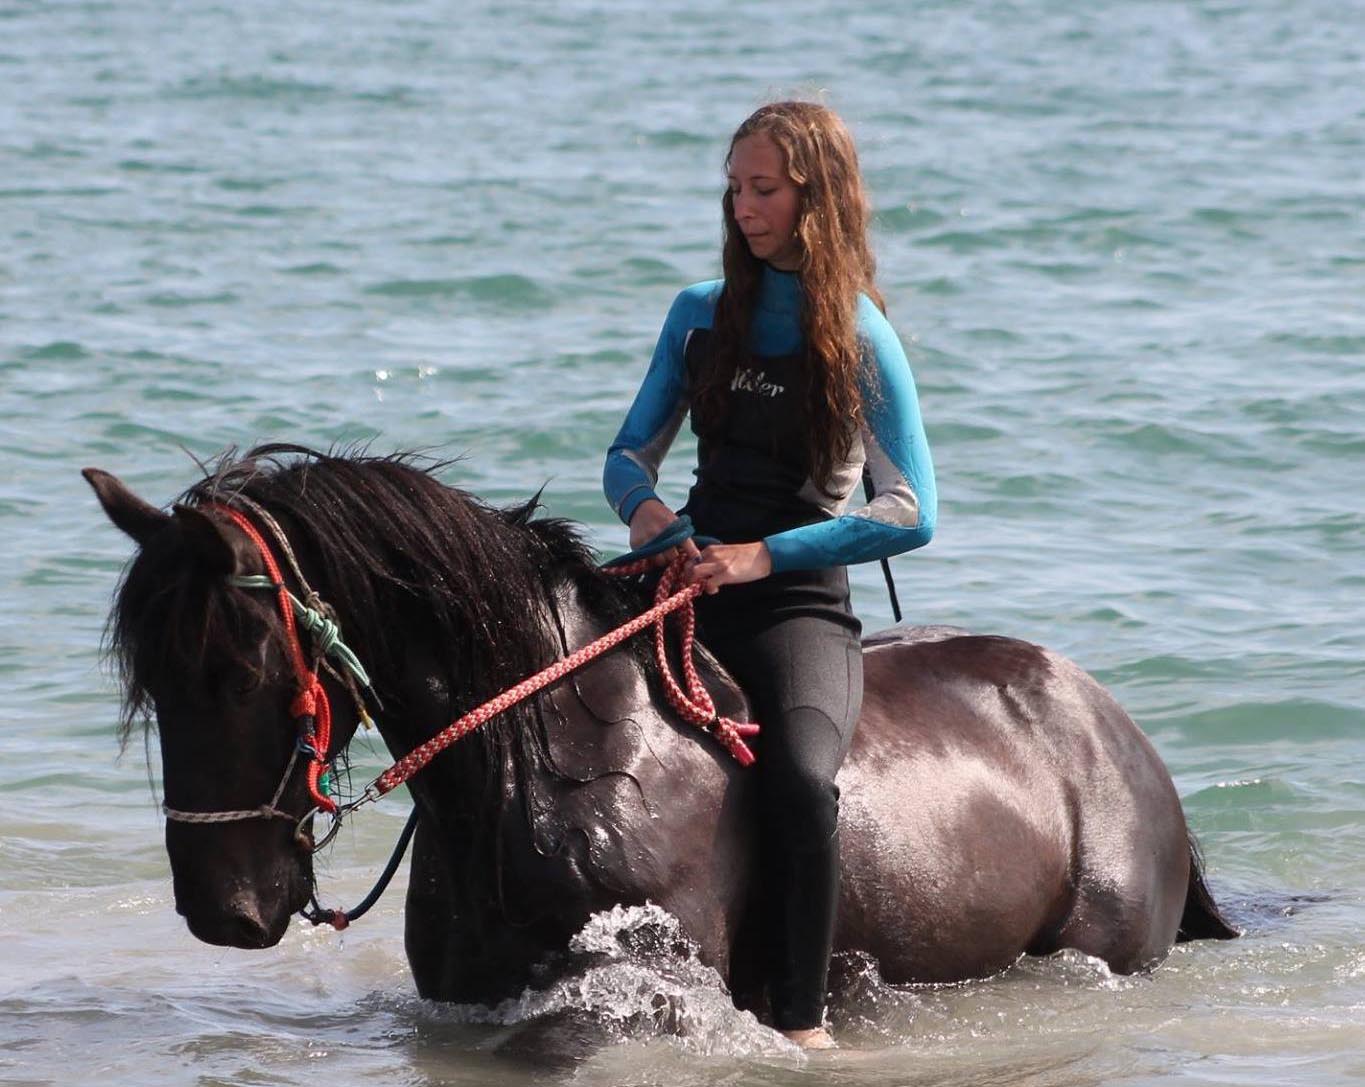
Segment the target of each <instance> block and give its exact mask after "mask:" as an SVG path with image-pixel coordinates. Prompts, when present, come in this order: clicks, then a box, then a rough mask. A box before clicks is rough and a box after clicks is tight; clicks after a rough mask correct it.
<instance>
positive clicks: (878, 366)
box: [603, 267, 937, 1030]
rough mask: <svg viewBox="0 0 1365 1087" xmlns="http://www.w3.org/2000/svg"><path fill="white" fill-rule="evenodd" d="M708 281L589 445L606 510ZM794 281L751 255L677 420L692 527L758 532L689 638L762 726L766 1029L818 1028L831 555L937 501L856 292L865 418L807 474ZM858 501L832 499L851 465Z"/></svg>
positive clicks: (664, 435) (708, 297)
mask: <svg viewBox="0 0 1365 1087" xmlns="http://www.w3.org/2000/svg"><path fill="white" fill-rule="evenodd" d="M721 286H722V282H721V281H719V280H716V281H711V282H707V283H698V284H696V285H694V286H692V287H688V288H687V289H686V290H684V291H683V292H682V293H681V294H679V295H678V297H677V299H676V300H675V301H674V303H673V306H672V308H671V309H670V310H669V314H668V318H667V320H666V321H665V323H664V327H663V331H662V333H661V334H660V336H659V341H658V345H657V346H656V347H655V350H654V357H653V359H652V361H651V362H650V366H649V371H648V373H647V374H646V376H645V380H644V383H643V385H642V386H641V388H640V391H639V393H638V394H637V396H636V398H635V402H634V403H633V404H632V405H631V409H630V411H629V413H628V414H627V416H626V420H625V423H624V424H623V425H622V427H621V431H620V433H619V434H618V435H617V437H616V440H615V441H614V442H613V443H612V445H611V448H610V450H609V451H608V453H607V462H606V468H605V471H604V473H603V485H604V489H605V491H606V494H607V498H608V500H609V501H610V502H611V504H612V506H613V508H614V509H615V510H616V512H617V514H618V515H619V516H620V517H621V520H622V521H624V522H626V523H627V524H629V523H630V518H631V516H632V515H633V514H634V512H635V510H636V509H637V508H638V507H639V505H640V503H641V502H644V501H645V500H646V499H649V498H655V497H657V496H656V495H655V493H654V485H655V483H656V482H657V479H658V469H659V465H660V463H661V461H662V460H663V457H664V454H665V453H666V452H667V450H668V447H669V446H670V445H671V444H672V441H673V439H674V437H675V436H676V435H677V432H678V429H679V427H680V426H681V425H682V420H683V418H684V417H685V416H686V415H687V413H688V411H689V408H690V406H691V395H690V390H691V389H692V387H693V385H694V381H695V379H696V377H697V376H698V375H699V374H700V373H702V372H704V368H705V367H706V365H707V364H708V362H709V359H710V346H711V345H710V337H711V327H712V321H713V317H714V313H715V304H716V299H717V298H718V297H719V294H720V290H721ZM800 306H801V285H800V280H799V278H798V277H797V276H796V275H795V274H792V273H785V272H778V271H776V270H774V269H771V268H767V267H765V270H764V279H763V285H762V291H761V294H760V298H759V304H758V307H757V309H756V311H755V314H754V319H753V325H752V328H751V330H750V342H749V347H750V349H751V351H752V358H751V361H750V363H749V364H748V365H741V366H740V367H739V368H738V370H737V372H736V374H735V377H734V379H733V381H732V382H731V393H730V398H729V403H728V405H727V411H726V415H725V418H724V421H723V423H722V424H721V425H720V427H719V428H716V427H713V426H707V425H704V424H705V423H706V422H707V421H706V420H700V421H699V420H697V419H696V418H695V417H694V418H693V420H692V426H693V429H694V431H696V432H697V433H698V437H699V443H698V450H697V453H698V457H697V459H698V465H697V469H696V482H695V483H694V484H693V486H692V490H691V493H690V494H689V496H688V500H687V504H686V506H685V507H684V508H683V511H684V512H686V513H688V514H690V515H691V517H692V520H693V521H694V523H695V524H696V526H697V531H698V532H699V533H701V534H703V535H708V536H715V537H717V538H719V539H721V540H722V541H724V542H726V543H747V542H752V541H756V540H763V541H764V542H765V543H766V544H767V546H768V551H769V553H770V555H771V556H772V565H773V572H772V574H771V575H770V576H768V577H766V578H763V579H761V580H759V581H754V582H748V583H746V584H743V585H728V586H725V587H724V588H723V589H721V591H720V592H719V593H717V594H715V595H713V596H702V597H701V598H699V600H698V601H697V615H698V620H699V622H700V625H701V629H702V636H703V638H704V640H705V641H706V644H707V645H708V646H709V647H710V648H711V650H712V651H713V652H714V653H716V655H717V656H718V657H719V658H720V659H721V661H722V662H724V664H725V665H726V667H728V668H729V669H730V671H731V672H732V673H733V674H734V675H735V677H736V678H737V679H738V680H739V681H740V682H741V683H742V684H743V686H744V688H745V690H746V691H747V693H748V694H749V697H750V700H751V701H752V703H753V708H754V716H755V718H756V719H757V720H758V721H759V722H760V723H761V724H762V726H763V734H762V736H761V737H760V741H759V744H760V746H759V760H758V764H757V767H756V771H755V772H756V773H757V775H758V793H759V803H760V812H761V818H762V827H763V845H764V848H763V863H764V865H765V869H766V870H765V872H764V873H763V875H764V879H763V882H762V886H763V887H764V888H765V889H767V890H768V891H769V892H770V894H771V900H770V902H769V903H768V910H769V913H768V916H769V917H771V918H773V920H774V921H776V922H777V924H776V925H775V926H766V927H768V928H770V929H772V930H774V931H775V933H776V935H777V940H776V944H777V946H776V948H775V956H776V957H775V960H774V961H773V963H772V970H771V976H770V997H771V1003H772V1010H773V1018H774V1021H775V1023H776V1025H777V1026H778V1027H779V1028H781V1029H785V1030H794V1029H802V1028H806V1027H812V1026H818V1025H819V1024H820V1022H821V1020H822V1017H823V1011H824V998H825V987H826V980H827V976H828V969H829V957H830V949H831V944H832V939H833V932H834V913H835V905H836V901H837V896H838V879H839V852H838V849H839V847H838V834H837V830H838V797H839V791H838V788H837V787H836V786H835V784H834V777H835V774H836V773H837V771H838V769H839V765H840V763H841V762H842V761H843V758H844V755H845V754H846V753H847V751H848V747H849V744H850V742H851V740H852V736H853V728H854V725H855V724H856V722H857V719H858V712H859V709H860V705H861V701H862V655H861V648H860V645H859V640H858V638H859V633H860V631H861V627H860V625H859V623H858V620H857V619H856V618H855V617H854V616H853V614H852V611H851V610H850V607H849V598H848V577H847V573H846V571H845V569H844V567H845V565H846V564H848V563H852V562H866V561H868V560H872V559H878V558H882V557H885V556H888V555H894V554H897V553H899V552H902V551H908V550H910V549H911V548H915V547H920V546H922V545H923V544H925V543H927V542H928V541H929V538H930V536H931V535H932V534H933V529H934V521H935V517H936V512H937V498H936V492H935V488H934V472H933V464H932V461H931V460H930V457H929V448H928V443H927V442H926V441H925V437H924V427H923V424H922V422H921V419H920V413H919V404H918V398H917V396H916V393H915V385H914V379H913V377H912V376H911V373H910V367H909V364H908V363H907V362H906V358H905V353H904V351H903V350H902V348H901V345H900V341H899V339H897V337H896V334H895V332H894V331H893V330H892V329H891V327H890V325H889V324H888V323H887V321H886V318H885V317H884V316H883V315H882V313H881V312H880V311H879V310H878V309H877V308H876V306H875V305H873V303H872V302H871V300H870V299H868V298H867V297H865V296H864V297H861V298H860V299H859V309H858V332H859V338H860V340H861V342H862V344H863V349H864V350H863V354H864V366H863V372H862V374H861V375H860V386H861V389H862V394H863V405H864V407H863V412H864V416H865V419H866V422H865V425H864V426H863V427H862V429H861V431H860V433H859V434H858V435H857V437H856V439H855V440H854V442H853V443H852V449H851V451H850V454H849V457H848V459H847V460H846V461H844V462H842V463H836V464H835V465H834V466H833V470H832V472H831V476H830V479H829V480H828V481H827V483H826V485H825V487H824V488H820V487H818V486H816V485H815V484H814V482H813V481H812V480H811V478H810V471H811V468H810V464H809V454H808V452H807V448H806V420H805V408H804V401H803V389H804V387H805V383H804V380H803V368H804V366H805V365H806V363H805V361H804V359H803V355H802V351H801V347H802V341H801V328H800ZM864 461H866V464H867V468H868V470H869V472H870V474H871V476H872V481H873V486H874V489H875V493H876V498H875V499H874V500H873V501H872V502H870V503H869V504H867V505H865V506H862V507H861V508H858V509H854V510H848V509H846V507H847V505H848V501H849V498H850V496H851V494H852V492H853V488H854V486H855V485H856V484H857V482H858V481H859V480H860V479H861V476H862V469H863V463H864Z"/></svg>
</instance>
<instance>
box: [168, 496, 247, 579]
mask: <svg viewBox="0 0 1365 1087" xmlns="http://www.w3.org/2000/svg"><path fill="white" fill-rule="evenodd" d="M173 512H174V513H175V521H176V524H178V525H179V526H180V531H181V532H183V533H184V535H185V542H186V543H187V544H189V547H190V550H191V551H192V552H194V554H195V556H196V557H197V558H198V559H199V561H200V562H202V563H203V564H204V565H205V566H207V567H208V568H209V570H210V571H211V572H212V573H215V574H224V575H226V574H231V573H234V572H235V571H236V569H237V552H236V551H235V550H234V549H233V546H232V541H231V540H230V539H229V538H228V535H227V533H226V532H225V531H224V530H223V526H222V524H221V523H219V522H218V521H216V520H214V519H213V518H212V517H210V516H209V515H208V514H207V513H205V512H204V511H203V510H201V509H195V507H193V506H175V507H174V508H173Z"/></svg>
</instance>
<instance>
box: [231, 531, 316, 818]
mask: <svg viewBox="0 0 1365 1087" xmlns="http://www.w3.org/2000/svg"><path fill="white" fill-rule="evenodd" d="M214 509H215V510H217V511H218V512H220V513H222V514H224V515H225V516H227V517H230V518H231V519H232V522H233V523H234V524H235V525H236V526H237V527H238V528H240V529H241V530H242V531H243V532H244V533H246V536H247V538H248V539H249V540H250V541H251V542H252V543H253V544H255V545H256V550H257V551H259V552H260V553H261V561H262V562H264V563H265V569H266V572H267V573H268V574H269V575H270V579H271V580H272V581H273V582H274V583H275V598H276V602H277V604H278V607H279V611H280V619H281V620H282V621H283V622H284V632H285V644H286V645H287V646H288V649H289V660H290V663H291V664H292V665H293V668H294V679H295V680H296V681H297V682H298V691H297V692H296V693H295V695H294V698H293V700H292V701H291V702H290V703H289V712H290V714H292V715H293V716H294V717H295V718H296V719H297V720H298V721H299V722H300V724H299V742H300V745H301V746H302V748H303V750H304V753H305V754H306V755H307V756H308V769H307V771H306V772H307V775H308V795H309V797H310V798H311V799H312V801H313V803H314V805H316V806H317V808H319V809H320V810H321V811H325V812H330V813H335V812H336V810H337V803H336V801H335V800H333V799H332V798H331V797H330V796H328V795H327V794H326V793H324V792H323V791H322V786H321V779H322V775H323V774H325V773H327V771H328V768H329V764H328V762H327V756H328V754H329V753H330V750H331V746H332V703H331V701H330V700H329V699H328V697H327V691H326V689H325V688H324V687H323V686H322V683H321V681H320V680H319V679H318V672H317V668H316V667H313V668H310V667H309V666H308V659H307V657H305V656H304V653H303V643H302V642H301V641H300V640H299V631H298V627H297V626H296V625H295V623H294V609H293V607H292V606H291V605H290V602H289V591H288V589H286V588H285V584H284V575H283V574H281V573H280V566H279V563H277V562H276V561H275V556H274V554H272V553H271V550H270V545H269V544H267V543H266V542H265V537H264V536H262V535H261V534H260V532H258V531H257V529H256V526H255V525H253V524H252V523H251V521H250V520H249V519H248V518H247V516H246V514H244V513H242V512H241V511H240V510H235V509H232V508H231V507H229V506H215V507H214Z"/></svg>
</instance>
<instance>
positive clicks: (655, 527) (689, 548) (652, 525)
mask: <svg viewBox="0 0 1365 1087" xmlns="http://www.w3.org/2000/svg"><path fill="white" fill-rule="evenodd" d="M677 519H678V515H677V514H676V513H674V512H673V511H672V510H671V509H669V508H668V507H667V506H665V505H664V504H663V503H662V502H660V501H659V500H658V499H657V498H646V499H645V500H644V501H643V502H641V503H640V505H639V508H638V509H636V511H635V512H634V513H633V514H631V516H630V549H631V550H632V551H634V550H635V549H636V548H637V547H644V545H645V544H647V543H649V541H650V540H652V539H654V537H656V536H658V535H659V533H661V532H663V531H664V529H666V528H667V527H668V526H669V525H671V524H672V523H673V522H674V521H676V520H677ZM679 552H681V553H682V554H684V555H686V556H687V557H688V558H689V559H695V558H697V556H699V555H700V554H701V551H699V550H698V549H697V545H696V544H694V543H693V542H692V541H691V540H684V541H683V542H682V543H681V544H680V545H679V546H677V547H671V548H669V549H668V550H667V551H660V552H659V553H658V554H657V555H654V556H653V557H651V559H650V561H651V562H652V563H654V565H655V566H667V565H668V564H669V563H670V562H672V561H673V560H674V559H675V558H677V557H678V554H679Z"/></svg>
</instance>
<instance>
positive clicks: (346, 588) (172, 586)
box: [110, 444, 642, 768]
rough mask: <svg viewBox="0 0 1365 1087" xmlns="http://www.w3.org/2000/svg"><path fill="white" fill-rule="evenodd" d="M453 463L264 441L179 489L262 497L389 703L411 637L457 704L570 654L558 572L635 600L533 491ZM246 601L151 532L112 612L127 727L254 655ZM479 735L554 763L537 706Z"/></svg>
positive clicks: (190, 497) (624, 606)
mask: <svg viewBox="0 0 1365 1087" xmlns="http://www.w3.org/2000/svg"><path fill="white" fill-rule="evenodd" d="M449 463H450V462H442V461H433V462H428V463H425V464H421V463H419V462H418V458H417V457H416V456H415V455H413V454H407V453H400V454H394V455H390V456H371V455H368V454H367V453H365V452H364V451H357V450H344V451H338V452H329V453H322V452H318V451H315V450H311V449H306V448H304V447H301V446H295V445H281V444H273V445H265V446H260V447H257V448H255V449H252V450H251V451H249V452H248V453H247V454H245V455H244V456H240V457H239V456H237V455H235V453H232V452H229V453H228V454H225V455H224V456H223V457H222V458H221V459H220V460H219V461H217V462H216V463H215V464H213V465H212V466H211V467H210V468H209V469H208V470H207V472H206V476H205V478H204V479H203V480H201V481H200V482H198V483H196V484H195V485H194V486H192V487H190V488H189V489H188V490H187V491H186V492H185V493H184V494H183V495H182V496H181V498H180V501H181V502H182V503H183V504H186V505H192V506H199V507H203V506H208V505H213V504H223V505H229V506H231V505H233V504H234V503H235V502H236V500H238V499H239V498H246V499H249V500H250V501H251V502H254V503H256V504H258V505H260V506H261V507H263V508H264V509H266V510H267V511H268V512H270V513H271V514H272V515H273V516H274V517H275V518H276V520H278V521H279V522H280V524H281V525H282V527H283V528H284V529H285V532H286V534H287V535H288V537H289V539H290V542H291V544H292V545H293V547H294V550H295V551H296V552H297V554H298V555H299V558H300V560H301V561H302V562H303V564H304V567H305V569H307V570H310V571H314V573H311V574H310V577H311V578H312V580H313V584H314V587H315V588H316V589H318V590H319V592H321V593H322V595H323V597H324V598H325V599H326V601H327V602H328V603H329V604H330V605H331V606H332V608H333V609H334V610H335V611H336V613H337V615H338V616H340V617H341V622H342V632H343V636H344V637H345V639H346V641H347V643H348V644H349V645H350V646H351V647H352V648H353V649H355V650H356V652H357V653H358V654H359V655H360V657H361V660H362V661H363V662H364V663H365V665H366V667H367V668H368V669H369V670H370V672H371V674H372V675H374V676H375V677H376V679H377V685H378V690H379V694H380V697H381V698H382V699H383V700H384V702H385V705H386V707H387V708H388V710H389V711H390V712H394V711H401V709H402V705H401V694H400V693H399V692H398V691H397V690H395V689H393V687H392V686H389V687H388V689H386V686H385V684H384V677H386V676H387V677H397V676H400V675H401V674H402V665H403V658H404V655H405V652H406V650H407V647H408V646H409V644H416V643H417V642H419V641H421V642H424V643H425V644H427V645H438V646H441V647H442V649H443V650H444V652H445V657H444V659H443V660H441V661H440V662H439V663H438V667H439V668H440V670H441V672H442V673H443V679H444V681H445V685H446V689H447V690H448V691H449V693H450V697H451V701H452V703H453V705H454V706H455V708H456V710H458V711H459V712H463V711H464V710H466V709H468V708H470V707H472V706H473V705H475V704H477V703H478V702H481V701H483V700H484V699H486V698H489V697H491V696H492V695H494V694H496V693H498V692H499V691H500V690H502V689H503V688H505V687H507V686H508V685H510V684H512V683H515V682H516V681H518V680H520V679H523V678H525V677H526V676H528V675H530V674H531V673H532V672H534V671H536V670H538V669H539V668H542V667H544V666H545V665H546V664H548V663H549V662H551V661H553V660H555V659H557V658H558V657H560V656H562V655H563V653H564V646H563V641H562V631H561V630H560V629H558V618H557V614H556V612H555V609H554V606H553V594H554V590H555V588H556V586H557V585H559V584H561V583H562V582H563V581H564V580H566V579H572V580H573V581H575V583H576V584H577V585H578V586H579V588H580V591H583V592H585V593H586V594H587V597H588V601H587V602H588V603H589V605H590V606H591V607H592V608H593V610H594V611H595V612H597V613H598V614H599V615H601V616H602V617H603V618H604V619H605V620H607V621H609V622H611V623H612V624H613V625H614V624H615V623H617V622H622V621H624V620H625V619H626V618H628V617H629V616H630V615H631V614H633V613H634V612H635V611H638V603H639V602H638V599H637V598H636V596H637V594H636V593H635V592H634V591H633V590H631V589H629V588H625V587H622V586H620V585H618V584H616V583H615V582H614V581H613V580H612V579H609V578H607V577H606V576H605V575H602V574H600V573H599V572H598V571H597V568H596V564H595V555H594V553H593V551H592V549H591V548H590V547H589V546H588V545H587V544H586V543H585V542H584V541H583V539H582V536H581V532H580V529H579V527H578V526H577V525H576V524H575V523H573V522H571V521H567V520H563V519H559V518H549V517H539V518H537V517H535V513H536V511H537V509H538V508H539V494H537V495H535V496H533V497H532V498H531V499H530V500H529V501H527V502H525V503H521V504H518V505H514V506H511V507H508V508H506V509H496V508H494V507H491V506H489V505H487V504H485V503H484V502H482V501H480V500H479V499H477V498H474V497H473V496H471V495H469V494H467V493H465V492H463V491H461V490H459V489H458V488H455V487H452V486H449V485H447V484H444V483H442V482H440V481H439V480H438V479H437V478H436V473H437V472H439V471H441V470H443V469H445V468H447V467H448V466H449ZM238 505H239V508H242V507H241V504H240V503H238ZM245 512H248V515H249V510H248V511H245ZM252 614H254V613H253V612H252V610H251V609H249V608H246V607H244V606H243V594H242V593H241V592H240V591H236V590H229V589H228V588H227V587H226V585H225V583H224V582H223V580H222V579H221V578H214V577H210V576H207V575H206V574H205V571H204V570H203V569H202V567H200V566H199V565H197V564H196V562H195V559H194V556H193V554H192V553H191V549H190V548H188V547H187V546H186V544H185V541H184V539H183V537H182V535H181V532H180V529H179V525H178V524H177V522H176V521H175V520H172V521H171V522H170V524H169V525H168V527H167V528H166V529H165V530H163V531H162V532H161V533H160V534H158V536H157V537H155V538H153V539H152V540H150V541H148V543H147V545H146V546H144V548H143V549H142V551H141V552H140V553H139V554H138V556H137V558H136V559H135V561H134V562H133V563H132V564H131V566H130V567H129V570H128V572H127V574H126V576H125V579H124V582H123V584H122V586H121V588H120V590H119V593H118V596H117V599H116V601H115V608H114V613H113V616H112V619H111V638H110V645H111V649H112V651H113V654H114V656H115V657H116V659H117V660H118V662H119V665H120V669H121V672H122V676H123V679H124V687H125V735H126V730H127V728H128V727H129V726H130V725H131V723H132V722H133V721H134V720H135V719H137V718H139V717H145V716H147V712H148V710H149V709H150V708H151V707H150V695H149V691H151V690H155V689H157V687H158V682H159V681H163V682H170V681H174V682H180V683H182V684H183V683H185V682H187V679H188V678H189V677H198V678H200V679H202V681H203V682H206V683H210V684H212V683H214V682H217V681H219V680H221V681H223V682H230V681H234V682H235V681H240V679H241V677H242V675H243V674H244V673H245V672H247V671H249V669H250V668H251V667H252V665H251V663H250V661H249V660H247V659H244V657H243V655H242V654H241V653H240V652H238V653H237V654H235V655H234V649H235V648H236V649H240V647H241V646H242V645H244V644H246V645H250V644H251V642H250V641H249V640H248V639H246V638H245V637H244V636H243V633H244V629H245V628H246V627H247V626H248V625H249V624H250V623H251V622H252V618H251V616H252ZM405 628H406V629H405ZM572 648H576V647H572ZM641 655H642V654H641ZM480 735H481V736H483V737H484V741H485V746H488V745H491V746H492V748H495V749H501V750H504V751H510V752H511V754H512V756H513V761H514V763H515V764H517V766H518V767H519V768H524V766H525V760H526V759H527V758H534V759H535V760H536V762H538V763H542V764H543V763H545V762H546V761H547V750H548V749H547V746H546V741H545V725H544V722H543V721H542V720H540V714H539V711H538V710H537V709H536V708H535V706H534V704H531V705H524V706H522V707H518V708H517V709H514V710H512V711H509V712H508V713H506V714H504V715H502V717H501V718H499V719H497V720H496V721H495V722H493V723H492V724H490V725H489V726H487V727H486V728H485V729H484V730H481V733H480ZM490 754H491V752H490ZM496 761H499V762H500V761H501V760H496Z"/></svg>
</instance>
